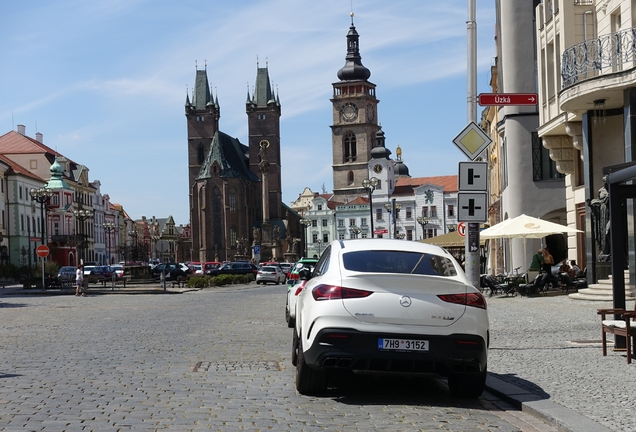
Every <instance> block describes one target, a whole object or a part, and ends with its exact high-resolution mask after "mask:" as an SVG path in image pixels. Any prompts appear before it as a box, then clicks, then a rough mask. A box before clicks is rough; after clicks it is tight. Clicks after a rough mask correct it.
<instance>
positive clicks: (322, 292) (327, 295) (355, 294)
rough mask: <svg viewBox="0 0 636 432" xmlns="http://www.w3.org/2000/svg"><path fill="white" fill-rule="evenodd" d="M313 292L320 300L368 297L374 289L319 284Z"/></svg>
mask: <svg viewBox="0 0 636 432" xmlns="http://www.w3.org/2000/svg"><path fill="white" fill-rule="evenodd" d="M311 293H312V295H313V296H314V299H315V300H316V301H320V300H338V299H352V298H362V297H368V296H370V295H371V294H373V291H366V290H357V289H353V288H344V287H339V286H335V285H318V286H317V287H315V288H314V289H313V291H312V292H311Z"/></svg>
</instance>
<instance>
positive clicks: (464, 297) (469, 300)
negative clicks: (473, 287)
mask: <svg viewBox="0 0 636 432" xmlns="http://www.w3.org/2000/svg"><path fill="white" fill-rule="evenodd" d="M437 297H439V298H440V299H442V300H443V301H445V302H448V303H455V304H461V305H465V306H473V307H477V308H481V309H487V306H486V299H485V298H484V296H483V295H481V293H478V292H477V293H465V294H442V295H438V296H437Z"/></svg>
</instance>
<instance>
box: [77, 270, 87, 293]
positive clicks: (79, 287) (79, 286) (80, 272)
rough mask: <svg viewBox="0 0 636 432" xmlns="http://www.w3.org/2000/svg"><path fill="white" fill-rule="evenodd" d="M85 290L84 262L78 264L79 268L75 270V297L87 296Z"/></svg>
mask: <svg viewBox="0 0 636 432" xmlns="http://www.w3.org/2000/svg"><path fill="white" fill-rule="evenodd" d="M83 290H84V266H83V265H82V264H80V265H78V266H77V270H75V297H79V296H80V295H81V296H82V297H86V293H84V292H82V291H83Z"/></svg>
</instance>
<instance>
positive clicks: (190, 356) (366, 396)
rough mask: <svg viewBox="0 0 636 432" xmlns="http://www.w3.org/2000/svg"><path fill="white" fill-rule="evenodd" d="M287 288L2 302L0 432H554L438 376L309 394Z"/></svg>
mask: <svg viewBox="0 0 636 432" xmlns="http://www.w3.org/2000/svg"><path fill="white" fill-rule="evenodd" d="M285 290H286V288H285V286H266V287H258V288H256V287H254V286H253V285H252V286H248V287H242V288H236V287H233V288H231V289H230V288H228V289H214V290H204V291H199V292H190V293H184V294H175V295H161V294H159V295H92V296H88V297H86V298H82V297H79V298H78V297H74V296H69V295H65V296H20V295H11V296H2V297H0V317H1V320H2V327H1V328H0V341H1V342H0V361H1V364H2V366H0V384H1V386H0V414H1V415H0V430H3V431H17V430H20V431H24V430H30V431H89V430H96V431H115V430H122V431H125V430H135V431H139V430H148V431H154V430H175V431H207V430H228V431H231V430H250V431H265V430H290V431H291V430H293V431H299V430H300V431H303V430H304V431H318V430H330V431H338V430H347V431H351V430H360V431H363V430H364V431H368V430H372V429H382V430H385V431H407V430H408V431H412V430H449V431H480V430H484V431H486V430H489V431H517V430H522V431H542V432H543V431H555V430H556V429H555V428H554V427H552V426H549V425H547V424H545V423H543V422H542V421H540V420H538V419H537V418H536V417H533V416H532V415H530V414H528V413H524V412H521V411H518V410H515V409H513V408H512V407H511V406H510V405H508V404H507V403H505V402H502V401H501V400H500V399H498V398H496V397H494V396H492V395H491V394H488V393H486V394H484V396H483V397H482V398H480V399H478V400H475V401H469V400H458V399H452V398H451V397H450V396H449V392H448V388H447V386H446V383H445V382H444V381H442V380H439V379H434V378H427V379H419V380H402V379H370V378H356V379H351V380H347V381H346V382H342V385H340V386H339V387H338V388H337V389H336V390H334V391H333V394H330V395H328V396H325V397H304V396H300V395H299V394H298V393H297V392H296V390H295V387H294V374H295V369H294V368H293V367H292V365H291V363H290V360H289V357H290V341H291V330H290V329H288V328H287V326H286V324H285V321H284V313H283V310H284V300H285ZM502 372H503V371H502Z"/></svg>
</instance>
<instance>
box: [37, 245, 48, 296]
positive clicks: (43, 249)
mask: <svg viewBox="0 0 636 432" xmlns="http://www.w3.org/2000/svg"><path fill="white" fill-rule="evenodd" d="M49 252H50V251H49V247H48V246H47V245H44V244H42V245H40V246H38V247H37V248H36V249H35V253H36V254H37V256H39V257H40V258H42V291H44V290H46V285H44V258H46V257H47V256H49Z"/></svg>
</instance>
